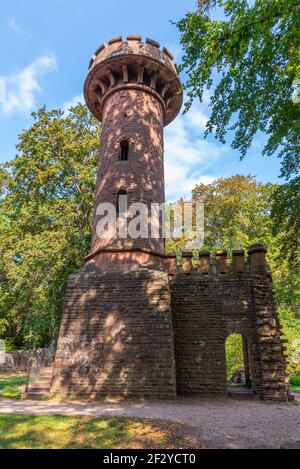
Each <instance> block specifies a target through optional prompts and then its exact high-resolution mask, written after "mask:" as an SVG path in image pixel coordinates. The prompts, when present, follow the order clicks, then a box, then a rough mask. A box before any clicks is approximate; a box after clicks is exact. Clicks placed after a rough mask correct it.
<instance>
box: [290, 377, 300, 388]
mask: <svg viewBox="0 0 300 469" xmlns="http://www.w3.org/2000/svg"><path fill="white" fill-rule="evenodd" d="M290 384H291V386H292V392H300V376H291V378H290Z"/></svg>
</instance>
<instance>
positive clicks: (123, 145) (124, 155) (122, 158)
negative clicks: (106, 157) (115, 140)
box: [120, 140, 129, 161]
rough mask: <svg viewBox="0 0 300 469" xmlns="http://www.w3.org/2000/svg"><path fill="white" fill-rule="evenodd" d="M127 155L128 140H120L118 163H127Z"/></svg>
mask: <svg viewBox="0 0 300 469" xmlns="http://www.w3.org/2000/svg"><path fill="white" fill-rule="evenodd" d="M128 154H129V142H128V140H122V142H121V143H120V161H127V160H128Z"/></svg>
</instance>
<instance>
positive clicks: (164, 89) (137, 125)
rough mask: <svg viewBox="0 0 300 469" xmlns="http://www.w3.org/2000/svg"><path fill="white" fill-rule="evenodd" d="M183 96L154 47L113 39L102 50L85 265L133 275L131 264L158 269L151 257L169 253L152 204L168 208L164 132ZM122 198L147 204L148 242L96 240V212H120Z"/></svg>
mask: <svg viewBox="0 0 300 469" xmlns="http://www.w3.org/2000/svg"><path fill="white" fill-rule="evenodd" d="M179 89H180V81H179V79H178V76H177V71H176V64H175V62H174V59H173V57H172V55H171V54H170V52H169V51H168V50H167V49H165V48H163V49H160V45H159V44H158V43H157V42H156V41H153V40H152V39H146V42H145V43H143V42H142V41H141V36H127V40H126V41H123V40H122V37H116V38H114V39H111V40H110V41H109V42H108V46H104V45H101V46H100V47H99V48H98V49H97V51H96V53H95V56H94V57H93V59H92V61H91V64H90V71H89V73H88V76H87V79H86V82H85V87H84V91H85V100H86V103H87V105H88V107H89V109H90V110H91V112H92V113H93V114H94V116H95V117H96V118H98V119H99V120H101V122H102V136H101V145H100V160H99V161H100V165H99V169H98V178H97V190H96V197H95V216H94V224H93V238H92V247H91V252H90V254H89V256H88V259H89V260H90V259H93V261H94V262H95V264H96V265H98V266H99V267H101V268H103V267H104V264H105V269H106V270H108V269H119V268H120V265H121V263H122V262H123V263H125V264H126V269H128V268H131V267H130V266H129V264H132V261H133V263H134V264H135V265H138V266H139V267H141V266H143V265H145V263H147V264H149V261H152V263H154V264H155V263H156V264H157V262H159V258H156V257H153V255H159V256H160V255H161V254H163V253H164V240H163V238H162V233H161V230H159V231H160V233H159V236H156V237H151V225H150V214H151V204H153V203H157V204H159V205H160V204H162V203H163V202H164V201H165V193H164V162H163V153H164V149H163V126H164V125H167V124H168V123H169V122H171V121H172V120H173V119H174V117H175V116H176V115H177V113H178V112H179V110H180V107H181V104H182V95H181V93H179ZM120 194H121V195H124V194H126V196H127V204H128V206H131V205H132V204H134V203H143V204H145V206H146V207H147V208H148V214H149V223H148V233H149V236H147V233H145V237H139V238H137V239H132V238H131V237H129V236H127V237H126V238H125V239H120V237H112V238H110V237H109V238H107V239H103V238H102V239H101V238H99V236H98V235H97V232H96V231H97V230H96V227H97V223H98V222H99V219H100V218H101V217H100V216H99V215H98V216H97V207H98V206H99V204H100V203H103V202H105V203H107V202H108V203H111V204H113V205H115V206H116V208H117V209H118V202H119V195H120ZM151 255H152V256H151ZM127 261H128V262H127ZM128 263H129V264H128ZM132 267H133V264H132Z"/></svg>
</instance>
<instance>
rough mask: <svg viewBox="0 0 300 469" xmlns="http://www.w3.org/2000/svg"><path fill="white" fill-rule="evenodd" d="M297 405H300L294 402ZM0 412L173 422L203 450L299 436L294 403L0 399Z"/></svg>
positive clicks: (265, 444) (272, 443)
mask: <svg viewBox="0 0 300 469" xmlns="http://www.w3.org/2000/svg"><path fill="white" fill-rule="evenodd" d="M299 404H300V403H299ZM0 413H6V414H7V413H14V414H64V415H89V416H125V417H142V418H143V417H146V418H154V419H169V420H176V421H180V422H182V423H185V424H188V425H190V426H192V427H193V433H194V434H195V435H196V436H197V437H198V438H199V440H200V442H201V445H202V444H203V446H204V447H208V448H279V447H280V445H281V444H282V443H283V442H286V441H290V440H300V405H298V406H296V405H294V404H292V403H288V404H277V403H266V402H259V401H253V400H238V399H220V400H217V399H216V400H188V399H181V400H177V401H175V402H158V401H155V402H154V401H153V402H131V401H126V402H125V401H122V402H118V403H116V402H112V403H109V402H98V403H83V402H58V401H53V400H52V401H30V400H26V401H12V400H0Z"/></svg>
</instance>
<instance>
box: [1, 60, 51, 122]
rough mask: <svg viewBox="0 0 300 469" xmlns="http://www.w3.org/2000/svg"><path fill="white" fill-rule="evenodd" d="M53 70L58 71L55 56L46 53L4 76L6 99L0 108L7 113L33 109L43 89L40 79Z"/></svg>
mask: <svg viewBox="0 0 300 469" xmlns="http://www.w3.org/2000/svg"><path fill="white" fill-rule="evenodd" d="M53 71H57V64H56V59H55V56H54V55H44V56H42V57H39V58H37V59H36V60H35V61H34V62H32V63H31V64H29V65H28V66H27V67H25V68H23V69H22V70H20V71H18V72H16V73H14V74H12V75H10V76H7V77H2V78H3V79H4V82H5V88H6V99H5V102H4V103H2V105H0V110H1V111H2V112H3V113H4V114H7V115H8V114H12V113H13V112H16V111H18V112H29V111H32V110H33V109H34V108H35V106H36V102H35V94H36V93H37V92H40V91H41V87H40V84H39V82H38V79H39V78H40V77H41V76H43V75H44V74H45V73H46V72H53Z"/></svg>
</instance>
